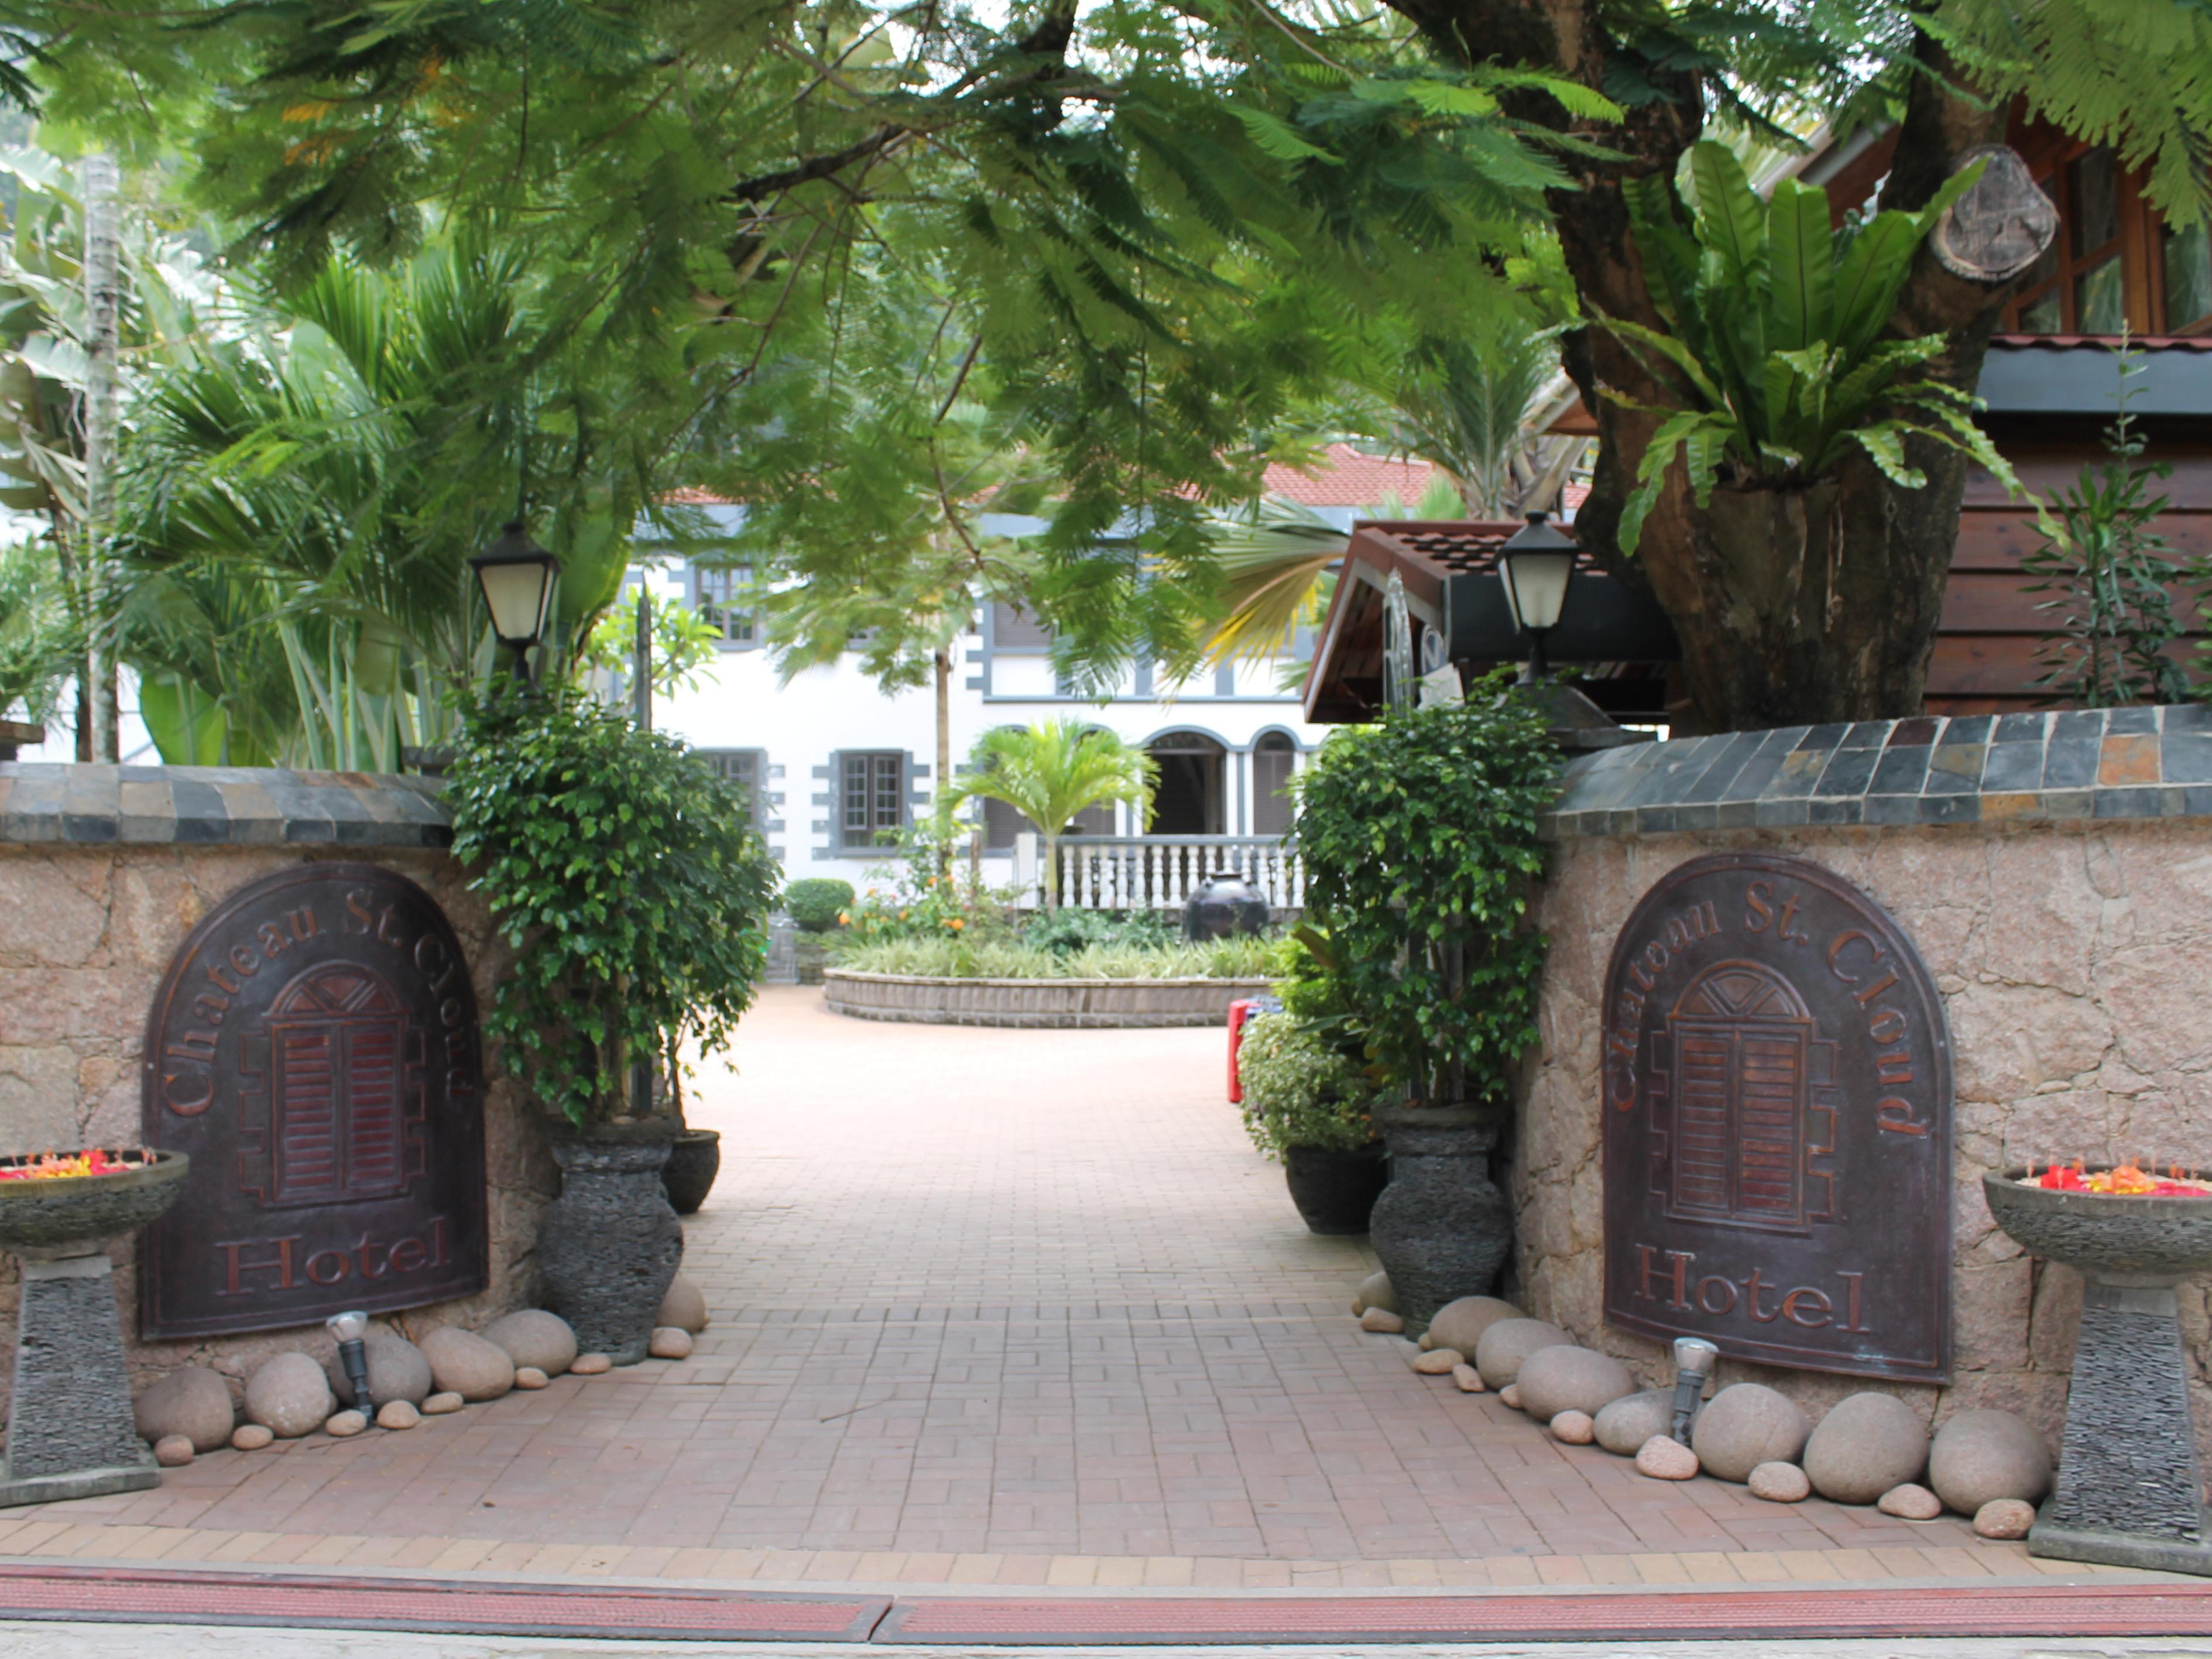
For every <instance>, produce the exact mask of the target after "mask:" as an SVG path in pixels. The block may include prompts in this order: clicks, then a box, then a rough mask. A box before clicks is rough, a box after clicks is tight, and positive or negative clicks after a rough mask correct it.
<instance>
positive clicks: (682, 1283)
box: [653, 1273, 707, 1336]
mask: <svg viewBox="0 0 2212 1659" xmlns="http://www.w3.org/2000/svg"><path fill="white" fill-rule="evenodd" d="M653 1323H654V1324H655V1325H673V1326H675V1327H676V1328H677V1329H678V1330H680V1331H683V1332H684V1333H685V1334H687V1335H690V1336H696V1335H698V1334H699V1333H700V1332H702V1331H703V1330H705V1329H706V1328H707V1298H706V1297H704V1296H703V1295H702V1294H701V1293H700V1290H699V1287H698V1286H697V1285H694V1284H693V1283H692V1282H691V1281H690V1279H686V1278H684V1275H683V1274H682V1273H678V1274H677V1275H676V1277H675V1279H673V1280H671V1282H670V1284H669V1286H668V1294H667V1295H666V1296H664V1297H661V1298H660V1311H659V1313H657V1314H655V1315H653Z"/></svg>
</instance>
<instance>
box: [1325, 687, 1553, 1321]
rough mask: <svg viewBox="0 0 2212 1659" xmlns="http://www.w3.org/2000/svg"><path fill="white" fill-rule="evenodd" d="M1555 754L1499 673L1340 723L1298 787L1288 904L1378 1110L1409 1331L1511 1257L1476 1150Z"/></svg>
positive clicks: (1538, 954)
mask: <svg viewBox="0 0 2212 1659" xmlns="http://www.w3.org/2000/svg"><path fill="white" fill-rule="evenodd" d="M1557 763H1558V757H1557V756H1556V755H1555V754H1554V753H1553V750H1552V748H1551V746H1550V744H1548V743H1547V741H1546V739H1545V736H1544V718H1543V712H1542V704H1541V701H1540V699H1539V698H1537V697H1534V696H1523V695H1516V694H1515V693H1514V692H1513V691H1512V690H1510V687H1509V686H1508V685H1507V684H1506V680H1505V676H1504V673H1503V672H1501V673H1499V674H1496V675H1492V676H1491V677H1489V678H1486V679H1484V680H1480V681H1478V682H1477V683H1476V684H1474V687H1473V688H1471V689H1470V690H1469V691H1468V700H1467V702H1465V703H1463V704H1454V705H1449V706H1447V707H1443V708H1428V709H1420V710H1412V709H1399V708H1393V709H1391V710H1390V711H1389V713H1388V714H1386V716H1385V717H1384V718H1383V720H1380V721H1379V722H1377V723H1376V724H1375V725H1372V726H1340V727H1339V728H1338V729H1337V730H1336V731H1335V732H1334V733H1332V734H1331V735H1330V737H1329V738H1328V741H1327V742H1326V743H1324V744H1322V746H1321V748H1320V750H1318V751H1317V752H1316V755H1315V757H1314V759H1313V762H1312V763H1311V764H1310V766H1309V767H1308V768H1307V769H1306V770H1305V771H1304V773H1303V774H1302V775H1301V776H1300V778H1299V781H1298V786H1297V787H1298V817H1297V840H1298V849H1299V852H1300V854H1301V855H1302V856H1303V857H1304V860H1305V861H1306V905H1307V912H1308V914H1309V915H1310V916H1312V917H1313V918H1314V919H1315V920H1316V921H1317V922H1319V923H1320V924H1321V925H1322V926H1323V927H1326V929H1327V930H1328V939H1329V941H1330V943H1331V945H1333V947H1334V957H1333V961H1334V966H1333V970H1332V972H1333V978H1334V983H1335V985H1336V987H1338V988H1339V989H1340V993H1341V994H1342V997H1343V999H1344V1001H1345V1003H1346V1006H1347V1007H1348V1009H1349V1011H1350V1012H1351V1015H1352V1018H1354V1019H1355V1020H1356V1022H1357V1025H1358V1032H1359V1035H1360V1037H1361V1040H1362V1042H1363V1043H1364V1048H1365V1050H1366V1052H1367V1054H1368V1055H1369V1057H1370V1060H1372V1062H1373V1064H1374V1066H1375V1068H1376V1073H1377V1074H1378V1077H1379V1079H1380V1080H1381V1081H1382V1082H1383V1084H1384V1085H1386V1091H1387V1097H1388V1098H1387V1103H1383V1104H1378V1106H1377V1107H1376V1113H1375V1116H1376V1123H1377V1125H1378V1127H1380V1128H1381V1129H1382V1131H1383V1138H1384V1139H1385V1140H1386V1141H1387V1142H1388V1144H1389V1148H1390V1185H1389V1188H1387V1189H1386V1190H1385V1191H1384V1193H1383V1196H1382V1197H1381V1198H1380V1199H1379V1200H1376V1206H1375V1212H1374V1216H1373V1218H1372V1222H1371V1225H1370V1228H1369V1236H1370V1238H1371V1239H1372V1241H1373V1243H1374V1246H1375V1253H1376V1255H1377V1256H1379V1257H1380V1258H1381V1259H1382V1261H1383V1267H1384V1269H1385V1270H1386V1271H1387V1272H1388V1273H1389V1275H1390V1283H1391V1286H1392V1288H1393V1289H1394V1290H1395V1291H1396V1292H1397V1297H1398V1304H1399V1309H1400V1310H1401V1312H1402V1313H1403V1314H1404V1315H1405V1316H1406V1319H1407V1323H1408V1324H1409V1325H1412V1326H1413V1327H1414V1328H1417V1329H1418V1328H1421V1327H1423V1326H1425V1324H1426V1323H1427V1322H1428V1319H1429V1316H1431V1314H1432V1313H1434V1312H1435V1311H1436V1310H1437V1308H1439V1307H1441V1306H1442V1305H1443V1304H1445V1303H1447V1302H1449V1301H1452V1300H1453V1299H1455V1297H1462V1296H1475V1295H1480V1294H1482V1293H1484V1292H1486V1291H1488V1290H1489V1289H1490V1288H1491V1284H1492V1280H1493V1279H1495V1278H1496V1277H1497V1274H1498V1268H1499V1267H1502V1266H1503V1265H1504V1261H1505V1258H1506V1256H1507V1255H1508V1254H1509V1253H1510V1249H1511V1248H1512V1242H1513V1231H1512V1223H1511V1218H1510V1214H1509V1212H1508V1207H1507V1205H1506V1201H1505V1197H1504V1194H1503V1193H1501V1192H1500V1191H1499V1190H1498V1186H1497V1183H1496V1182H1494V1181H1493V1180H1492V1178H1491V1172H1490V1154H1491V1152H1492V1149H1493V1148H1495V1147H1496V1146H1497V1145H1498V1141H1499V1139H1500V1138H1501V1136H1502V1135H1503V1134H1504V1130H1505V1128H1506V1126H1507V1122H1508V1120H1509V1117H1510V1111H1511V1103H1512V1078H1513V1071H1514V1067H1515V1066H1516V1062H1517V1060H1519V1058H1520V1055H1521V1054H1522V1051H1523V1050H1524V1049H1526V1048H1528V1045H1529V1044H1530V1043H1531V1042H1534V1040H1535V1037H1536V976H1537V974H1538V973H1539V971H1540V970H1541V968H1542V966H1543V961H1544V939H1543V937H1542V935H1541V934H1540V933H1536V932H1535V931H1534V929H1532V928H1531V927H1528V924H1527V920H1526V913H1527V909H1528V898H1529V889H1530V886H1531V884H1532V883H1533V882H1534V879H1535V878H1536V877H1537V876H1538V875H1539V874H1540V873H1541V871H1542V868H1543V851H1542V848H1541V843H1540V842H1538V840H1537V838H1536V815H1537V813H1538V812H1539V811H1541V810H1542V809H1543V807H1544V806H1545V805H1547V803H1548V802H1549V801H1550V799H1551V798H1552V793H1553V775H1554V772H1555V770H1556V768H1557Z"/></svg>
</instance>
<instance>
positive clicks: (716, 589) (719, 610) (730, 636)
mask: <svg viewBox="0 0 2212 1659" xmlns="http://www.w3.org/2000/svg"><path fill="white" fill-rule="evenodd" d="M752 580H753V570H752V567H751V566H750V565H749V564H732V565H723V566H720V567H715V568H709V567H708V566H705V565H695V566H694V567H693V568H692V595H691V608H692V609H693V610H694V611H697V612H698V613H699V619H700V620H701V621H702V622H703V623H706V624H707V626H708V627H709V628H711V629H714V631H715V632H716V633H717V634H720V635H721V636H722V638H723V640H724V641H725V642H726V643H727V644H730V645H736V646H747V645H752V644H755V643H756V642H757V641H756V638H755V629H754V623H753V611H752V604H751V601H750V597H749V595H748V590H749V589H750V587H751V586H752Z"/></svg>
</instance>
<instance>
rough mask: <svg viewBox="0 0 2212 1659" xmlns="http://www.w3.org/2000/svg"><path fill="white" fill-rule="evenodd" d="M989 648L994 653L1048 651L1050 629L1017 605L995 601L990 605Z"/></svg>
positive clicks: (1050, 644)
mask: <svg viewBox="0 0 2212 1659" xmlns="http://www.w3.org/2000/svg"><path fill="white" fill-rule="evenodd" d="M991 648H992V649H993V650H994V651H1049V650H1050V649H1051V648H1052V629H1050V628H1048V627H1047V626H1046V625H1045V624H1044V623H1042V622H1040V621H1038V620H1037V619H1036V617H1031V616H1030V614H1029V613H1028V612H1027V611H1024V610H1023V609H1022V608H1021V606H1019V605H1013V604H1010V603H1009V602H1008V601H1006V600H1005V599H997V600H994V601H993V602H992V605H991Z"/></svg>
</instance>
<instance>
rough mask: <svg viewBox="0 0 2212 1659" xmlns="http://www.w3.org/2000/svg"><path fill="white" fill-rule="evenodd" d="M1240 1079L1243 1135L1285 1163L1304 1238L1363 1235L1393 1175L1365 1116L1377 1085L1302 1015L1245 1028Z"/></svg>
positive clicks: (1265, 1017) (1264, 1017)
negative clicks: (1305, 1233) (1310, 1234)
mask: <svg viewBox="0 0 2212 1659" xmlns="http://www.w3.org/2000/svg"><path fill="white" fill-rule="evenodd" d="M1237 1078H1238V1079H1239V1081H1241V1082H1242V1083H1243V1087H1244V1127H1245V1129H1246V1131H1247V1132H1248V1133H1249V1134H1250V1135H1251V1137H1252V1144H1253V1145H1254V1146H1257V1147H1258V1148H1259V1149H1260V1150H1261V1152H1264V1153H1266V1154H1267V1156H1268V1157H1269V1158H1280V1159H1281V1160H1282V1162H1283V1175H1284V1178H1285V1181H1286V1182H1288V1183H1289V1186H1290V1189H1291V1202H1292V1203H1293V1204H1295V1205H1297V1206H1298V1213H1299V1215H1301V1216H1303V1217H1304V1218H1305V1224H1306V1227H1307V1230H1308V1231H1311V1232H1316V1233H1323V1234H1331V1235H1341V1234H1352V1233H1364V1232H1365V1231H1367V1218H1368V1212H1370V1211H1371V1210H1372V1209H1373V1208H1374V1207H1375V1200H1376V1198H1378V1197H1379V1196H1381V1194H1382V1192H1383V1183H1384V1182H1387V1181H1388V1180H1389V1170H1387V1168H1386V1167H1385V1165H1384V1164H1383V1143H1382V1142H1381V1141H1379V1140H1377V1139H1376V1138H1375V1125H1374V1123H1373V1121H1371V1120H1370V1117H1369V1115H1368V1103H1369V1102H1370V1099H1371V1098H1372V1097H1373V1095H1374V1085H1373V1084H1372V1083H1371V1082H1370V1080H1369V1079H1368V1078H1367V1077H1366V1075H1365V1074H1364V1073H1363V1072H1362V1071H1361V1070H1360V1068H1359V1066H1358V1064H1357V1063H1356V1062H1355V1061H1353V1060H1351V1059H1349V1058H1347V1057H1346V1055H1345V1054H1343V1053H1342V1052H1341V1051H1340V1050H1339V1049H1337V1048H1334V1047H1333V1046H1332V1045H1331V1044H1330V1043H1329V1042H1328V1038H1327V1036H1326V1035H1325V1034H1324V1033H1323V1032H1322V1030H1319V1029H1317V1028H1316V1027H1315V1026H1313V1025H1310V1024H1307V1023H1306V1022H1305V1021H1304V1020H1301V1019H1300V1018H1297V1015H1295V1014H1291V1013H1287V1012H1285V1013H1279V1014H1260V1015H1257V1016H1255V1018H1253V1019H1252V1020H1251V1021H1250V1022H1249V1024H1247V1025H1246V1026H1245V1028H1244V1041H1243V1043H1242V1044H1241V1045H1240V1046H1239V1047H1238V1048H1237Z"/></svg>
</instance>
